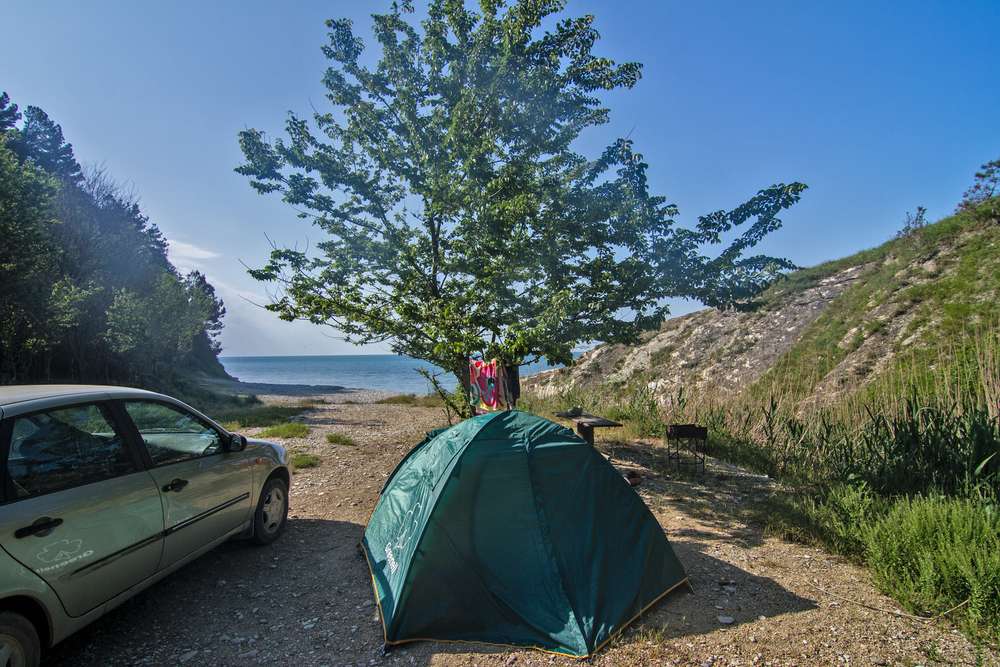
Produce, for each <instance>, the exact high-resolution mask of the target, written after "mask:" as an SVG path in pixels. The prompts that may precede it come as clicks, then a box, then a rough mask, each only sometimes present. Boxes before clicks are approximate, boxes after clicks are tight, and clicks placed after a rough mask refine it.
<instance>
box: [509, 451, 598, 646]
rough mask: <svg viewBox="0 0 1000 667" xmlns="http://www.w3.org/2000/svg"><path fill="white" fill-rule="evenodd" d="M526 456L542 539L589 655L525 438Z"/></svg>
mask: <svg viewBox="0 0 1000 667" xmlns="http://www.w3.org/2000/svg"><path fill="white" fill-rule="evenodd" d="M524 444H525V447H524V456H525V461H526V464H527V467H528V483H529V484H530V485H531V499H532V504H533V505H534V506H535V516H536V519H538V523H539V527H540V528H542V529H543V530H542V539H543V540H544V541H545V547H546V552H547V554H546V555H547V556H548V557H549V560H550V561H551V562H552V565H553V567H554V569H555V571H556V575H557V578H558V579H559V590H560V591H561V592H562V595H563V599H564V600H565V601H566V606H567V607H569V610H570V613H571V614H573V620H574V621H575V622H576V629H577V632H579V633H580V639H582V640H583V646H584V648H585V649H586V650H587V655H590V654H591V653H593V651H592V650H591V647H590V642H589V641H588V640H587V635H586V634H584V632H583V625H582V624H581V623H580V616H579V614H577V613H576V608H575V607H574V606H573V603H572V602H570V599H569V594H568V593H567V592H566V580H565V577H564V573H563V571H562V568H560V567H559V559H558V558H556V554H555V548H554V547H553V546H552V536H551V532H550V530H549V519H548V517H547V516H545V514H544V512H543V510H542V508H541V507H540V506H539V504H538V492H537V488H536V485H535V473H534V471H533V469H532V467H531V444H532V443H531V441H530V440H528V439H527V438H525V441H524Z"/></svg>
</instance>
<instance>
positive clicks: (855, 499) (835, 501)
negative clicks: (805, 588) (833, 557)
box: [798, 483, 888, 559]
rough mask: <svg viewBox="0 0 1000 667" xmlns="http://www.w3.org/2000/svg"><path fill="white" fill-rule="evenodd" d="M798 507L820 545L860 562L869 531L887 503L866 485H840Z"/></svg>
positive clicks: (883, 512) (803, 502)
mask: <svg viewBox="0 0 1000 667" xmlns="http://www.w3.org/2000/svg"><path fill="white" fill-rule="evenodd" d="M798 505H799V507H800V508H801V509H802V514H803V515H804V516H806V517H807V520H808V522H809V524H810V529H811V531H812V533H813V534H814V535H815V536H816V538H817V539H818V540H819V542H820V543H821V544H823V545H824V546H825V547H826V548H828V549H829V550H831V551H833V552H835V553H839V554H842V555H844V556H850V557H852V558H855V559H860V558H862V557H863V556H864V554H865V537H866V531H867V530H868V529H869V528H870V527H871V526H872V525H873V524H874V523H875V522H876V521H878V520H879V519H880V518H881V517H882V516H883V515H884V514H885V512H886V511H887V506H888V501H886V500H884V499H882V498H880V497H878V496H875V495H874V494H872V492H871V490H870V489H869V488H868V486H867V485H866V484H864V483H861V484H837V485H835V486H833V487H832V488H830V489H829V490H828V491H827V492H826V493H825V494H823V495H821V496H819V497H815V498H814V497H811V496H805V497H804V499H802V500H801V501H799V502H798Z"/></svg>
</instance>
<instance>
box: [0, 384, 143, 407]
mask: <svg viewBox="0 0 1000 667" xmlns="http://www.w3.org/2000/svg"><path fill="white" fill-rule="evenodd" d="M85 396H110V397H116V398H126V397H130V396H132V397H135V396H146V397H150V396H160V394H154V393H153V392H151V391H144V390H142V389H133V388H131V387H112V386H106V385H98V384H21V385H16V384H15V385H6V386H0V408H2V407H3V406H5V405H14V404H16V403H23V402H25V401H36V400H41V399H47V398H76V397H85Z"/></svg>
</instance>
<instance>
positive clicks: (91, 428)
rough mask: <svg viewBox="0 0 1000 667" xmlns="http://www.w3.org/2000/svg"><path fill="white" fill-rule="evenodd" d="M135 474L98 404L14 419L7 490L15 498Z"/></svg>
mask: <svg viewBox="0 0 1000 667" xmlns="http://www.w3.org/2000/svg"><path fill="white" fill-rule="evenodd" d="M135 471H136V466H135V462H134V461H133V459H132V457H131V455H130V454H129V451H128V449H127V448H126V446H125V443H124V440H123V439H122V437H121V434H120V433H118V432H117V431H116V430H115V428H114V426H112V424H111V421H110V420H109V419H108V417H107V416H106V415H105V413H104V411H103V410H102V409H101V408H100V407H99V406H97V405H94V404H89V405H75V406H72V407H66V408H59V409H54V410H47V411H45V412H37V413H34V414H30V415H26V416H23V417H17V418H15V419H14V423H13V426H12V430H11V438H10V451H9V453H8V455H7V476H8V485H7V488H8V489H9V490H12V493H13V496H14V498H27V497H31V496H40V495H43V494H46V493H52V492H53V491H60V490H62V489H68V488H71V487H74V486H81V485H83V484H90V483H92V482H99V481H101V480H104V479H110V478H112V477H118V476H119V475H125V474H128V473H131V472H135ZM8 498H10V496H8Z"/></svg>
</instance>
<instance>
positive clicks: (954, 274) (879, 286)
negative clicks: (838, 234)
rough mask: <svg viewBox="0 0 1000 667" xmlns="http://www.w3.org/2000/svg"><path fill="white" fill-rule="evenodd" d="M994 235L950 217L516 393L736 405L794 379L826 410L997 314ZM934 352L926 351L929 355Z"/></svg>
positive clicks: (976, 223)
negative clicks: (628, 392)
mask: <svg viewBox="0 0 1000 667" xmlns="http://www.w3.org/2000/svg"><path fill="white" fill-rule="evenodd" d="M998 286H1000V226H998V225H997V221H996V219H995V218H994V217H993V216H992V215H991V216H989V217H987V216H983V215H980V216H978V217H976V216H974V215H969V216H966V217H961V216H955V217H954V218H948V219H946V220H944V221H942V222H940V223H937V224H936V225H932V226H930V227H927V228H925V229H924V230H922V231H921V232H919V233H918V234H915V235H913V236H911V237H907V238H903V239H896V240H893V241H890V242H888V243H886V244H884V245H883V246H881V247H879V248H875V249H873V250H869V251H865V252H862V253H859V254H858V255H855V256H854V257H851V258H846V259H844V260H838V261H836V262H831V263H828V264H826V265H823V266H820V267H816V268H814V269H809V270H806V271H803V272H799V273H797V274H792V275H791V276H790V279H789V280H788V281H784V282H782V283H779V284H777V285H775V286H774V287H772V288H771V289H770V290H768V291H767V292H765V294H764V295H763V299H762V306H761V307H759V308H758V309H757V310H754V311H751V312H723V311H718V310H714V309H706V310H700V311H698V312H695V313H691V314H689V315H685V316H682V317H677V318H673V319H670V320H668V321H666V322H665V323H664V324H663V326H662V327H661V328H660V330H659V331H656V332H650V333H649V334H647V335H646V336H645V337H644V339H643V340H642V341H641V342H640V344H638V345H635V346H623V345H601V346H599V347H597V348H595V349H593V350H591V351H589V352H587V353H586V354H584V355H583V356H582V357H581V358H580V359H579V360H578V361H577V363H576V364H575V365H574V366H573V367H572V368H568V369H559V370H554V371H548V372H545V373H541V374H539V375H536V376H533V377H531V378H527V379H526V380H525V382H524V384H525V390H526V391H528V392H534V393H537V394H540V395H543V396H545V395H551V394H554V393H557V392H560V391H562V390H564V389H566V388H570V387H579V388H594V387H607V388H608V389H609V390H613V389H614V388H615V387H625V386H627V387H636V386H645V387H648V388H649V389H651V390H652V391H653V392H654V394H655V396H656V397H657V399H658V400H659V401H661V402H662V403H666V402H667V401H669V400H670V399H671V397H674V396H676V395H677V392H678V391H679V390H680V389H681V388H682V387H683V389H684V391H685V392H686V393H687V394H688V395H689V396H691V395H696V394H704V393H706V392H710V393H711V394H712V395H713V396H714V397H715V398H716V399H719V398H721V399H723V400H724V399H725V397H726V396H736V395H738V394H739V393H740V392H741V391H743V390H744V389H746V388H747V387H750V386H751V385H753V384H754V383H755V382H758V381H759V380H761V379H762V378H763V377H764V376H765V375H766V374H768V373H769V372H770V374H769V375H768V381H775V380H776V379H777V380H778V381H781V377H778V378H775V376H776V375H778V376H782V375H794V376H795V378H794V381H795V392H794V395H795V399H796V400H800V401H806V400H808V401H810V402H812V403H813V404H822V403H827V402H830V401H832V400H833V399H835V398H836V397H837V396H838V395H840V394H841V393H842V392H844V391H846V390H848V389H852V388H857V387H859V386H861V385H863V384H864V383H865V382H867V381H869V380H870V379H871V378H873V377H876V376H877V375H878V374H879V373H880V372H882V371H883V370H885V369H886V368H887V367H888V366H889V365H891V363H892V361H893V359H894V358H895V357H896V356H897V355H899V354H900V353H901V352H904V351H907V350H914V349H923V350H925V351H926V350H928V349H930V348H935V347H941V348H944V347H946V346H947V345H950V344H951V341H952V340H953V339H954V336H955V335H956V334H960V333H961V332H963V331H964V330H968V329H971V328H972V327H974V326H976V325H977V323H978V324H983V323H989V322H990V321H991V319H995V318H996V316H997V314H998V313H1000V306H998V305H997V303H998V297H1000V290H998ZM932 351H933V350H932Z"/></svg>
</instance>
